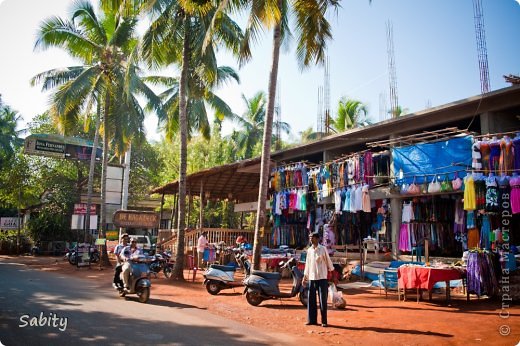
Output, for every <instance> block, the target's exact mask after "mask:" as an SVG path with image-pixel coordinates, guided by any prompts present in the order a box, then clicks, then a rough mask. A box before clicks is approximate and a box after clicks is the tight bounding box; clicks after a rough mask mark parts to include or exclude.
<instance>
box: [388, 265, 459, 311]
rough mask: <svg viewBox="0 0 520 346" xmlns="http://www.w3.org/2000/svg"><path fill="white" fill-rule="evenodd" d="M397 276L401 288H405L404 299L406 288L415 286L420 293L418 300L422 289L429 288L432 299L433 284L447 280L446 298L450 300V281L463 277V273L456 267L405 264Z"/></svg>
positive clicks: (399, 269)
mask: <svg viewBox="0 0 520 346" xmlns="http://www.w3.org/2000/svg"><path fill="white" fill-rule="evenodd" d="M397 278H398V285H399V286H398V287H399V289H403V290H404V299H406V290H407V289H413V288H415V289H417V293H418V294H417V301H419V298H420V297H421V296H422V292H421V290H428V293H429V298H430V300H431V298H432V289H433V285H435V283H436V282H439V281H444V282H446V300H447V301H448V302H450V281H451V280H460V279H462V278H463V273H462V272H461V271H459V270H457V269H454V268H432V267H424V266H415V265H408V266H407V265H405V266H401V267H399V268H398V270H397ZM419 293H421V294H419Z"/></svg>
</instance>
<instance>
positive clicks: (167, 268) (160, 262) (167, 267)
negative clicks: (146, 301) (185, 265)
mask: <svg viewBox="0 0 520 346" xmlns="http://www.w3.org/2000/svg"><path fill="white" fill-rule="evenodd" d="M170 257H171V255H169V254H168V253H166V252H163V253H162V254H159V253H156V254H154V255H153V256H152V261H151V262H150V271H151V272H152V273H153V274H154V275H155V277H156V278H157V274H158V273H159V272H161V271H162V272H163V274H164V276H165V277H166V278H167V279H169V278H171V276H172V273H173V263H172V262H170Z"/></svg>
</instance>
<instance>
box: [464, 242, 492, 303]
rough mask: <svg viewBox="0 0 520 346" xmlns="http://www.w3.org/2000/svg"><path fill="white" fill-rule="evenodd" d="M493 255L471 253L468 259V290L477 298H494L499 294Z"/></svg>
mask: <svg viewBox="0 0 520 346" xmlns="http://www.w3.org/2000/svg"><path fill="white" fill-rule="evenodd" d="M495 272H496V268H495V264H494V259H493V254H491V253H489V252H478V251H470V252H469V253H468V259H467V290H468V291H469V293H474V294H476V295H477V296H479V297H480V296H483V295H487V296H490V297H493V296H495V295H497V294H498V287H499V286H498V280H497V276H496V274H495Z"/></svg>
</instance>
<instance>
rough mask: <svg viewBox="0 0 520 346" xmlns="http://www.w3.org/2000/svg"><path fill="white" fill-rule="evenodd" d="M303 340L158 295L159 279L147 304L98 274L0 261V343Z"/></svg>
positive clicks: (258, 342) (268, 342) (257, 342)
mask: <svg viewBox="0 0 520 346" xmlns="http://www.w3.org/2000/svg"><path fill="white" fill-rule="evenodd" d="M65 319H66V321H65ZM65 322H66V324H65ZM42 324H43V326H42ZM60 329H61V330H60ZM301 341H302V340H297V339H295V338H292V337H291V336H289V335H285V334H275V333H266V332H263V331H261V330H260V329H258V328H254V327H251V326H248V325H242V324H238V323H237V322H235V321H230V320H226V319H225V318H222V317H219V316H215V315H212V314H210V313H209V312H207V311H205V310H204V309H200V308H197V307H195V306H192V305H189V303H188V302H170V301H165V300H160V299H154V298H153V287H152V295H151V299H150V302H149V303H148V304H141V303H139V302H137V300H136V298H129V299H127V300H124V299H121V298H119V297H118V296H117V294H116V292H115V291H114V290H113V289H110V288H107V287H106V285H100V284H97V283H96V282H94V281H92V280H84V279H78V278H75V277H74V278H73V277H67V276H63V275H60V274H57V273H52V272H43V271H38V270H34V269H31V268H30V267H27V266H25V265H17V264H14V263H3V262H0V345H2V344H3V345H6V346H12V345H31V346H32V345H67V346H71V345H73V346H75V345H85V344H88V345H132V344H134V345H137V344H138V345H165V344H168V345H244V344H247V345H276V344H279V345H282V344H283V345H287V344H297V343H301Z"/></svg>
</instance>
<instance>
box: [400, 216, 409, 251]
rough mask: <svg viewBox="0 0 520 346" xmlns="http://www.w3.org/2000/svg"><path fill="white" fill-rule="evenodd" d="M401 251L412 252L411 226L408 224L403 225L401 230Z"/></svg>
mask: <svg viewBox="0 0 520 346" xmlns="http://www.w3.org/2000/svg"><path fill="white" fill-rule="evenodd" d="M399 250H401V251H411V250H412V247H411V246H410V225H409V224H407V223H403V224H401V229H400V230H399Z"/></svg>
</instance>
